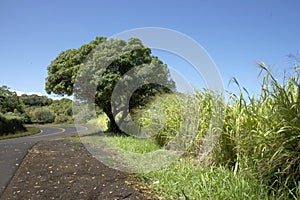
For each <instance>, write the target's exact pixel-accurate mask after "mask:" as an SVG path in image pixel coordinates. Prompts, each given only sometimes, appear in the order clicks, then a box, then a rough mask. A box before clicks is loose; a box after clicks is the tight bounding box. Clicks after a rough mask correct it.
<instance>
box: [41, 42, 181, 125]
mask: <svg viewBox="0 0 300 200" xmlns="http://www.w3.org/2000/svg"><path fill="white" fill-rule="evenodd" d="M141 81H142V82H143V83H142V84H141ZM120 82H121V84H119V83H120ZM117 84H119V85H117ZM134 84H139V86H138V87H136V88H135V87H129V86H128V85H134ZM120 85H121V86H120ZM116 86H119V87H117V88H119V91H117V93H118V92H119V93H120V97H118V99H123V100H124V99H125V101H128V102H129V104H128V105H129V108H128V107H126V106H121V105H120V104H122V103H123V104H124V102H121V101H118V100H116V101H112V99H111V98H112V95H113V94H115V93H116V91H114V90H116ZM91 88H94V90H93V89H91ZM120 88H121V89H120ZM173 89H175V84H174V82H173V81H172V80H171V79H170V73H169V70H168V68H167V66H166V65H165V64H163V62H162V61H160V60H159V59H158V58H157V57H155V56H153V55H151V49H150V48H148V47H145V46H144V45H143V44H142V42H141V41H140V40H139V39H136V38H131V39H129V40H128V41H127V42H126V41H124V40H114V39H111V40H107V39H106V38H104V37H97V38H96V39H95V40H93V41H91V42H90V43H88V44H84V45H82V46H81V47H80V48H79V49H69V50H67V51H64V52H62V53H60V54H59V55H58V56H57V57H56V58H55V59H54V60H53V61H52V62H51V64H50V65H49V66H48V77H47V79H46V91H47V93H49V94H51V93H55V94H59V95H73V94H74V96H75V97H76V98H77V99H79V100H81V101H85V102H88V101H94V103H95V105H96V106H97V107H98V108H100V109H102V110H103V112H105V113H106V115H107V116H108V117H109V119H110V124H109V128H110V129H111V130H113V131H119V127H118V126H117V123H116V121H115V117H114V116H116V115H117V114H119V113H121V117H120V120H121V121H122V120H125V119H126V117H127V116H128V113H129V112H127V111H128V109H131V108H134V107H136V106H139V105H144V104H145V103H146V102H147V101H149V99H151V97H152V96H154V95H155V94H157V93H161V92H171V91H172V90H173ZM124 90H125V91H128V92H127V93H126V92H125V93H124ZM133 90H134V91H133ZM130 92H133V93H130ZM122 95H123V96H122ZM128 95H129V96H130V99H128V97H127V96H128ZM126 98H127V99H126ZM117 104H118V105H117ZM116 107H117V108H118V109H116ZM119 124H120V123H119Z"/></svg>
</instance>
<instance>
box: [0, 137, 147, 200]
mask: <svg viewBox="0 0 300 200" xmlns="http://www.w3.org/2000/svg"><path fill="white" fill-rule="evenodd" d="M134 181H135V179H134V177H133V176H132V175H129V174H125V173H123V172H120V171H116V170H114V169H111V168H109V167H107V166H105V165H103V164H102V163H101V162H99V161H98V160H96V159H95V158H94V157H93V156H92V155H91V154H90V153H89V152H88V151H87V150H86V149H85V147H84V146H83V145H82V144H81V143H80V142H77V141H76V140H70V139H59V140H51V141H41V142H39V143H37V144H36V145H35V146H33V147H32V148H31V149H30V150H29V153H28V154H27V155H26V157H25V158H24V160H23V162H22V164H21V166H20V167H19V169H18V170H17V172H16V173H15V176H14V177H13V179H12V180H11V182H10V183H9V185H8V186H7V188H6V189H5V190H4V192H3V194H2V195H1V198H0V199H1V200H3V199H32V200H33V199H99V200H100V199H101V200H103V199H151V198H148V197H146V196H145V195H144V194H142V193H141V192H140V191H138V190H136V189H134V187H133V184H129V183H132V182H134Z"/></svg>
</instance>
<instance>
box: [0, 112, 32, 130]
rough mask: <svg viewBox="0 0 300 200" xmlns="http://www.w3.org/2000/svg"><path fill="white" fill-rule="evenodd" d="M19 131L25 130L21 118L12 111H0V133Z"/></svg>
mask: <svg viewBox="0 0 300 200" xmlns="http://www.w3.org/2000/svg"><path fill="white" fill-rule="evenodd" d="M19 131H26V128H25V127H24V126H23V119H22V118H21V117H20V116H16V115H15V114H13V113H7V114H5V115H3V114H1V113H0V135H7V134H14V133H17V132H19Z"/></svg>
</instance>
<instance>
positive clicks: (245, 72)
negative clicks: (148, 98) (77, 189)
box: [0, 0, 300, 94]
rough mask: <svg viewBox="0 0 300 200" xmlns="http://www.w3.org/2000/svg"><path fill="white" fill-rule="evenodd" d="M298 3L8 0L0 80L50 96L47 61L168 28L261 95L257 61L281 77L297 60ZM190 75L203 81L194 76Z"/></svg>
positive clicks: (2, 6) (0, 14) (1, 12)
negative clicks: (105, 40)
mask: <svg viewBox="0 0 300 200" xmlns="http://www.w3.org/2000/svg"><path fill="white" fill-rule="evenodd" d="M299 8H300V1H297V0H270V1H264V0H262V1H258V0H257V1H242V0H240V1H233V0H226V1H214V0H211V1H209V0H200V1H199V0H198V1H174V0H173V1H167V0H166V1H161V0H160V1H158V0H152V1H135V0H120V1H116V0H112V1H76V0H72V1H71V0H63V1H61V0H51V1H50V0H41V1H37V0H26V1H15V0H2V1H1V2H0V36H1V37H0V44H1V45H0V58H1V59H0V68H1V73H0V85H7V86H9V87H10V88H11V89H14V90H18V91H23V92H27V93H28V92H37V93H42V94H45V91H44V82H45V78H46V76H47V66H48V65H49V64H50V62H51V61H52V60H53V59H54V58H55V57H56V56H57V55H58V54H59V53H60V52H62V51H64V50H67V49H70V48H78V47H80V46H81V45H82V44H84V43H88V42H89V41H91V40H93V39H94V38H95V37H96V36H106V37H110V36H112V35H115V34H117V33H119V32H122V31H126V30H129V29H133V28H141V27H163V28H169V29H174V30H176V31H179V32H182V33H184V34H186V35H188V36H190V37H191V38H193V39H194V40H196V41H197V42H198V43H199V44H200V45H202V46H203V47H204V48H205V49H206V51H207V52H208V53H209V55H210V56H211V58H212V59H213V60H214V62H215V63H216V65H217V67H218V69H219V71H220V74H221V76H222V79H223V82H224V87H225V89H228V90H232V91H235V89H234V87H230V88H228V87H227V84H228V81H229V80H230V78H231V77H236V78H237V79H238V80H239V82H240V84H241V85H243V86H245V87H246V88H247V89H248V90H249V91H250V92H251V93H257V92H258V91H259V86H260V84H259V83H260V81H259V80H258V79H257V76H258V74H259V69H258V68H257V67H256V64H255V63H256V62H261V61H263V62H265V63H266V64H268V65H271V68H272V70H273V71H274V73H275V74H276V75H278V76H282V74H283V71H284V70H286V69H288V68H291V67H292V65H293V64H294V62H293V60H292V59H290V58H288V57H287V55H289V54H297V52H299V50H300V46H299V44H300V43H299V41H300V39H299V38H300V26H299V20H300V12H299ZM155 52H157V51H155ZM158 54H159V52H158ZM158 56H159V55H158ZM161 58H162V60H163V61H165V62H166V63H167V64H170V65H172V67H177V68H178V70H179V71H180V69H181V68H183V66H184V61H180V60H178V59H176V58H174V57H172V56H169V55H166V54H163V53H162V54H161ZM164 59H166V60H164ZM175 61H176V62H175ZM173 65H175V66H173ZM184 71H185V70H184V69H183V70H182V73H183V72H184ZM186 75H187V76H190V77H188V78H190V79H191V81H192V82H193V83H194V84H195V85H197V84H198V83H197V80H196V79H195V80H194V78H192V74H188V72H187V74H186Z"/></svg>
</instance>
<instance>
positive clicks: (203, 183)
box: [81, 136, 276, 199]
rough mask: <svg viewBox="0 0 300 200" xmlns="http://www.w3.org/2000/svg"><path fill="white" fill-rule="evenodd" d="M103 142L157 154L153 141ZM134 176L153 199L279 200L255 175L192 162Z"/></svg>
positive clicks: (123, 139)
mask: <svg viewBox="0 0 300 200" xmlns="http://www.w3.org/2000/svg"><path fill="white" fill-rule="evenodd" d="M81 139H82V138H81ZM104 139H105V141H106V142H108V143H109V144H110V145H112V146H114V147H117V148H121V149H123V150H125V151H128V152H134V153H140V154H143V153H148V152H151V151H156V150H158V145H157V144H156V143H155V141H154V140H149V139H146V140H141V139H138V138H134V137H122V136H109V137H105V138H104ZM82 141H83V142H88V143H90V144H97V142H99V141H98V140H97V138H96V137H95V136H86V137H85V138H84V139H83V140H82ZM135 176H136V177H137V179H138V182H134V183H132V184H133V185H137V186H136V187H137V188H138V189H139V190H142V191H144V192H145V193H148V195H150V196H152V197H153V198H154V199H276V198H275V196H273V195H272V194H269V193H268V189H267V187H266V186H265V185H264V184H263V183H262V181H259V180H258V179H257V178H256V177H254V176H253V175H250V174H246V173H242V172H240V173H236V174H234V173H233V172H232V171H230V170H228V169H226V168H225V167H222V166H219V167H218V166H212V167H205V166H201V165H200V164H199V163H198V164H196V163H194V162H193V161H192V160H191V159H189V158H181V159H180V160H177V161H175V162H173V163H172V164H171V165H169V166H167V167H165V168H163V169H160V170H157V171H152V172H149V173H139V174H136V175H135Z"/></svg>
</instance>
